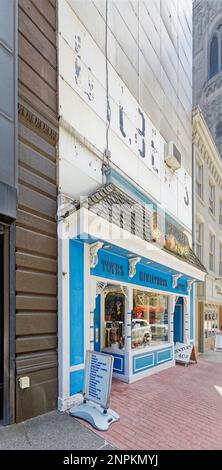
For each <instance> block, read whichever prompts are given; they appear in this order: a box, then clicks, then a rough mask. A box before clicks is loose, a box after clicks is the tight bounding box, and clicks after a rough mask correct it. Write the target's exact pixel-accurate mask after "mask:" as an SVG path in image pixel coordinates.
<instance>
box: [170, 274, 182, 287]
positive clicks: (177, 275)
mask: <svg viewBox="0 0 222 470" xmlns="http://www.w3.org/2000/svg"><path fill="white" fill-rule="evenodd" d="M182 276H183V275H182V274H173V275H172V279H173V282H172V286H173V287H177V282H178V280H179V279H180V277H182Z"/></svg>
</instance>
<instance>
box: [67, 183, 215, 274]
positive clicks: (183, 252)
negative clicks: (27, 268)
mask: <svg viewBox="0 0 222 470" xmlns="http://www.w3.org/2000/svg"><path fill="white" fill-rule="evenodd" d="M67 215H68V217H67V219H68V220H69V225H70V230H71V233H72V236H73V238H74V237H77V236H78V237H79V236H80V237H83V238H88V237H91V240H92V241H95V240H104V241H106V242H109V243H113V244H117V245H118V246H121V247H122V248H124V249H127V250H131V251H132V252H133V253H136V254H139V255H141V253H142V254H143V256H147V258H149V259H153V260H155V261H157V262H160V263H161V264H164V263H165V264H166V265H167V266H169V267H171V268H173V269H174V270H176V271H178V272H183V273H184V274H185V275H188V276H191V277H193V278H194V279H198V280H204V277H205V274H206V269H205V267H204V266H203V264H202V263H201V261H200V260H199V259H198V257H197V256H196V255H195V253H194V252H193V250H192V249H191V248H190V246H189V242H188V239H187V237H186V235H185V234H184V232H183V231H182V230H180V229H179V228H178V226H176V225H174V224H173V223H172V220H170V221H169V219H168V216H167V215H166V214H163V213H156V211H155V210H153V208H152V207H151V206H149V205H142V204H139V203H138V202H136V201H135V200H134V199H133V198H132V197H130V196H129V195H128V194H126V193H125V192H124V191H122V190H121V189H119V188H118V187H117V186H116V185H114V184H113V183H108V184H105V185H103V186H101V187H100V188H99V189H98V190H97V191H95V192H94V193H93V194H91V195H90V196H88V198H86V199H84V200H83V201H81V204H80V203H76V205H75V211H74V212H73V213H71V214H67ZM158 224H159V225H158Z"/></svg>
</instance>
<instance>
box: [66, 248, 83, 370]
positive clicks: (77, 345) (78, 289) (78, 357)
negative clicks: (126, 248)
mask: <svg viewBox="0 0 222 470" xmlns="http://www.w3.org/2000/svg"><path fill="white" fill-rule="evenodd" d="M83 270H84V244H83V243H81V242H79V241H77V240H70V242H69V299H70V301H69V307H70V366H76V365H78V364H83V363H84V273H83Z"/></svg>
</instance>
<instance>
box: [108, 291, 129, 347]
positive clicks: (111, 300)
mask: <svg viewBox="0 0 222 470" xmlns="http://www.w3.org/2000/svg"><path fill="white" fill-rule="evenodd" d="M124 301H125V298H124V295H123V294H117V293H114V292H109V293H108V294H107V296H106V299H105V331H106V333H105V346H106V347H112V348H113V347H117V348H119V349H122V348H123V346H124V308H125V306H124Z"/></svg>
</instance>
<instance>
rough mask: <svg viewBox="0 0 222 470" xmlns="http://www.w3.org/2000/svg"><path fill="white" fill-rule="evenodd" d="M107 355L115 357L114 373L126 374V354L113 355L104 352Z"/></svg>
mask: <svg viewBox="0 0 222 470" xmlns="http://www.w3.org/2000/svg"><path fill="white" fill-rule="evenodd" d="M103 353H105V354H110V355H111V356H113V357H114V361H113V372H115V373H116V374H122V375H124V374H125V356H124V354H112V353H110V352H106V351H103Z"/></svg>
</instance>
